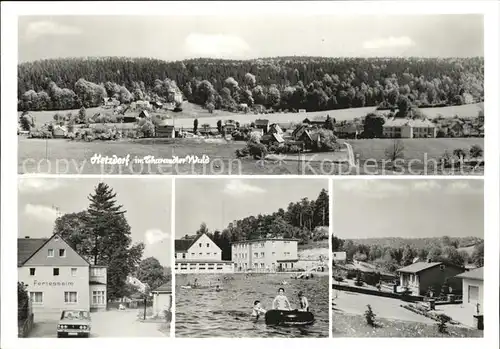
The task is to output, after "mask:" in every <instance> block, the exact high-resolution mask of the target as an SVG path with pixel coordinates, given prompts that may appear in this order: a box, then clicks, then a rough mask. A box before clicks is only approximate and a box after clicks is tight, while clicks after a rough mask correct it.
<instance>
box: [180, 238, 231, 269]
mask: <svg viewBox="0 0 500 349" xmlns="http://www.w3.org/2000/svg"><path fill="white" fill-rule="evenodd" d="M175 272H176V273H179V274H198V273H209V274H210V273H233V272H234V267H233V262H232V261H224V260H222V250H221V249H220V247H219V246H217V244H216V243H215V242H213V241H212V239H210V237H208V235H206V234H202V235H199V236H198V237H196V238H195V239H180V240H175Z"/></svg>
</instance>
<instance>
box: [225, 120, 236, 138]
mask: <svg viewBox="0 0 500 349" xmlns="http://www.w3.org/2000/svg"><path fill="white" fill-rule="evenodd" d="M234 131H236V123H235V122H234V121H232V120H227V121H226V122H225V123H224V125H223V126H222V132H223V133H224V134H226V135H230V134H232V133H233V132H234Z"/></svg>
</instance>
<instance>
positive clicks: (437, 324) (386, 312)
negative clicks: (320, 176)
mask: <svg viewBox="0 0 500 349" xmlns="http://www.w3.org/2000/svg"><path fill="white" fill-rule="evenodd" d="M483 185H484V184H483V180H481V179H469V180H464V179H446V180H426V179H412V180H400V179H396V180H392V179H380V180H337V181H334V183H333V195H332V196H333V198H334V199H333V222H334V223H333V240H332V250H333V251H332V252H333V258H332V264H333V269H332V276H333V280H332V288H333V290H332V291H333V296H332V310H333V312H332V314H333V317H332V321H331V325H332V328H333V337H334V338H335V337H444V338H458V337H483V330H484V310H485V309H487V308H488V307H489V306H490V305H488V301H487V300H486V298H485V296H484V246H485V245H484V241H485V240H484V203H483V200H484V188H483ZM489 320H491V318H490V319H489Z"/></svg>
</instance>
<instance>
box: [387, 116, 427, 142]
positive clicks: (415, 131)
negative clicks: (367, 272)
mask: <svg viewBox="0 0 500 349" xmlns="http://www.w3.org/2000/svg"><path fill="white" fill-rule="evenodd" d="M382 128H383V135H384V137H387V138H436V135H437V128H436V124H434V123H433V122H431V121H430V120H419V119H415V120H412V119H405V118H392V119H387V120H386V121H385V123H384V125H383V126H382Z"/></svg>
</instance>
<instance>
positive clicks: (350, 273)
mask: <svg viewBox="0 0 500 349" xmlns="http://www.w3.org/2000/svg"><path fill="white" fill-rule="evenodd" d="M356 276H357V273H356V271H354V270H348V271H347V276H346V278H348V279H349V280H352V279H354V278H355V277H356Z"/></svg>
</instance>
